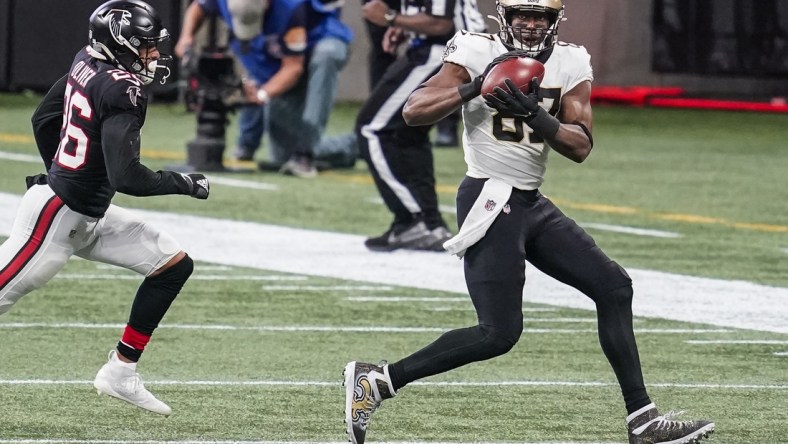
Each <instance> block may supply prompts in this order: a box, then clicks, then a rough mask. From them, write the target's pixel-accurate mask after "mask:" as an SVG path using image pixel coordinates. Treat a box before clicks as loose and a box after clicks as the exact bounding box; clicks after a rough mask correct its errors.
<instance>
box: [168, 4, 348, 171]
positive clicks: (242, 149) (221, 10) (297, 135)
mask: <svg viewBox="0 0 788 444" xmlns="http://www.w3.org/2000/svg"><path fill="white" fill-rule="evenodd" d="M316 1H317V0H316ZM318 3H319V4H320V5H321V6H323V3H322V2H319V1H318ZM326 6H327V7H329V8H330V7H331V4H326ZM314 10H315V8H314V6H313V5H312V3H311V2H310V1H307V0H195V1H194V2H192V3H191V4H190V5H189V7H188V8H187V10H186V14H185V16H184V21H183V29H182V32H181V35H180V38H179V40H178V43H177V45H176V47H175V53H176V55H178V56H180V57H183V55H184V54H186V52H187V50H188V49H189V48H191V47H192V46H193V44H194V35H195V33H196V32H197V31H198V30H199V27H200V26H201V25H202V23H203V21H204V20H205V18H206V17H207V16H211V15H214V16H219V17H221V18H222V20H224V21H225V22H226V23H227V26H228V28H229V30H230V48H231V49H232V50H233V52H234V54H235V55H236V57H237V58H238V60H239V61H240V62H241V63H242V64H243V66H244V68H245V70H246V71H247V73H248V76H249V78H250V79H249V80H248V81H246V82H245V84H244V89H245V92H246V95H247V98H248V99H249V100H250V102H252V103H253V104H252V105H250V106H246V107H244V108H242V110H241V113H240V116H239V130H240V134H239V138H238V149H237V151H236V157H237V158H239V159H242V160H251V159H252V158H253V156H254V153H255V151H256V150H257V148H258V147H259V146H260V141H261V139H262V136H263V133H264V128H265V119H264V117H265V110H266V108H267V109H268V113H269V118H268V128H269V139H270V141H271V144H272V145H273V147H274V148H273V150H274V152H277V153H279V152H281V153H282V156H287V157H285V158H284V159H281V164H280V171H281V172H282V173H285V174H291V175H295V176H298V177H315V176H316V175H317V170H316V168H315V167H314V147H315V145H316V144H317V141H318V140H319V138H320V134H322V131H323V129H324V127H325V123H326V121H327V120H328V113H329V112H330V109H331V106H332V105H333V99H334V93H335V87H333V86H330V87H327V86H326V85H327V84H329V85H330V82H331V79H333V84H334V85H335V84H336V77H337V75H338V72H339V70H340V69H341V68H342V67H343V66H344V64H345V61H346V60H347V44H348V43H349V41H350V40H351V38H352V34H351V32H350V30H349V28H346V29H345V31H346V32H344V33H341V32H340V36H341V37H340V40H341V42H342V43H344V45H343V46H342V47H341V49H343V50H344V51H338V52H339V53H340V54H339V56H338V58H339V59H341V61H340V62H335V63H328V62H325V63H321V65H322V69H323V70H322V71H321V70H318V69H313V68H312V67H311V65H312V63H311V61H312V60H317V59H319V57H318V55H319V53H318V52H317V51H316V48H317V45H316V43H317V42H319V41H320V39H318V37H317V36H320V35H328V32H335V33H336V32H337V31H334V30H335V29H338V28H340V29H341V27H337V26H336V25H335V24H331V23H327V22H326V21H325V20H318V19H316V18H315V16H316V14H315V12H314ZM340 24H341V23H340ZM323 60H325V59H323ZM326 72H328V73H327V74H326ZM305 74H307V75H305ZM321 76H322V80H319V81H320V82H321V84H320V88H314V87H313V88H309V84H310V78H315V79H320V78H321ZM310 90H311V91H310ZM318 93H319V94H320V96H318V97H315V95H317V94H318ZM308 94H310V95H309V97H308V98H307V95H308ZM282 147H286V150H285V148H282Z"/></svg>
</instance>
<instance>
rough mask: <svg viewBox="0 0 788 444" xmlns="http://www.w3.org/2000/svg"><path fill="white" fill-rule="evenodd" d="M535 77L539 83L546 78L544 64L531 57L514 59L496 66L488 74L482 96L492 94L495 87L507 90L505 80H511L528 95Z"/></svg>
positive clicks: (483, 83) (483, 85)
mask: <svg viewBox="0 0 788 444" xmlns="http://www.w3.org/2000/svg"><path fill="white" fill-rule="evenodd" d="M534 77H536V78H538V79H539V82H541V81H542V79H543V78H544V65H543V64H542V62H540V61H539V60H536V59H532V58H530V57H512V58H510V59H506V60H504V61H503V62H501V63H499V64H497V65H495V66H493V67H492V69H490V72H488V73H487V76H485V77H484V81H483V82H482V95H485V94H490V93H492V92H493V90H494V89H495V87H496V86H497V87H501V88H502V89H503V90H504V91H506V90H507V88H506V84H504V80H506V79H511V80H512V82H514V84H515V85H517V87H518V88H520V91H522V92H523V94H528V93H529V92H530V91H529V90H530V89H531V79H533V78H534Z"/></svg>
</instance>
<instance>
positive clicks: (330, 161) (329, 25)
mask: <svg viewBox="0 0 788 444" xmlns="http://www.w3.org/2000/svg"><path fill="white" fill-rule="evenodd" d="M307 3H308V8H307V32H308V49H307V60H306V89H305V90H303V89H300V90H297V91H298V93H295V92H294V94H293V95H292V96H293V97H292V98H291V100H293V101H296V102H297V103H305V106H304V112H303V115H302V117H303V121H304V122H305V123H306V125H305V126H304V127H303V128H294V127H293V125H292V122H287V121H284V120H281V119H277V118H275V117H274V116H277V115H280V114H285V113H286V112H287V109H284V110H281V112H280V111H279V110H278V109H276V108H278V106H277V105H278V103H274V102H272V103H271V106H270V112H269V129H270V136H271V137H270V138H269V142H270V143H269V156H268V162H260V168H261V169H262V170H275V169H280V168H281V166H282V165H283V164H286V161H287V160H288V159H289V158H291V157H292V154H293V153H292V151H293V148H294V147H297V146H298V144H304V145H308V146H312V147H313V152H314V158H315V165H316V166H318V167H320V168H337V167H348V166H352V165H353V164H355V161H356V158H357V156H358V151H357V150H356V149H355V148H356V147H355V146H348V147H346V148H345V147H343V149H341V150H336V149H334V148H332V147H330V146H326V145H325V144H321V143H320V141H321V138H322V135H323V133H324V131H325V128H326V124H327V123H328V117H329V114H330V113H331V110H332V109H333V107H334V99H335V97H336V85H337V80H338V77H339V72H340V71H341V70H342V69H343V68H344V66H345V65H346V63H347V60H348V57H349V55H350V51H349V45H350V42H351V41H352V39H353V32H352V31H351V29H350V28H349V27H348V26H347V25H346V24H345V23H343V22H342V20H341V18H340V14H341V7H342V4H343V0H309V1H307ZM280 103H281V102H280ZM285 105H288V104H285ZM277 121H281V122H282V124H283V125H285V127H284V128H281V129H278V128H276V124H277ZM294 130H295V133H294V134H292V135H291V134H289V132H292V131H294ZM277 131H278V133H279V134H282V135H283V137H275V136H274V134H275V133H276V132H277Z"/></svg>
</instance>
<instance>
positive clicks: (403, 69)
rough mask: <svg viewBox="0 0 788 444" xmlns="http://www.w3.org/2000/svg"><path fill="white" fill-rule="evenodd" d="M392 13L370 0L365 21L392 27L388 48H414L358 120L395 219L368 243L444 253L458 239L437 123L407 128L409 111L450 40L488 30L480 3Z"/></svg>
mask: <svg viewBox="0 0 788 444" xmlns="http://www.w3.org/2000/svg"><path fill="white" fill-rule="evenodd" d="M399 3H400V5H399V8H398V9H393V8H390V7H389V5H388V4H387V3H385V2H384V1H382V0H371V1H370V2H368V3H366V4H365V5H364V7H363V9H362V11H363V15H364V18H365V19H367V20H368V21H369V22H371V23H374V24H376V25H379V26H388V29H387V30H386V34H385V36H384V38H383V50H384V51H386V52H390V53H395V52H397V49H398V48H399V46H400V45H403V44H405V45H407V50H406V51H405V52H404V53H403V54H402V55H401V56H400V57H399V58H398V59H397V60H396V61H395V62H394V63H393V64H392V65H391V66H389V68H388V69H387V70H386V73H385V74H384V75H383V78H382V79H381V80H380V82H379V83H378V84H377V85H376V86H375V88H374V90H373V91H372V92H371V93H370V97H369V98H368V99H367V101H366V102H365V103H364V106H363V107H362V108H361V110H360V111H359V114H358V117H357V119H356V128H355V130H356V133H357V135H358V140H359V148H360V152H361V155H362V157H363V158H364V160H366V162H367V165H368V166H369V170H370V172H371V173H372V177H373V178H374V180H375V185H376V186H377V188H378V192H380V195H381V197H382V198H383V201H384V202H385V204H386V206H387V207H388V208H389V210H390V211H391V212H392V213H393V214H394V220H393V222H392V224H391V226H390V227H389V229H388V230H387V231H386V232H385V233H383V234H382V235H380V236H377V237H371V238H369V239H367V240H366V241H365V245H366V246H367V248H369V249H370V250H374V251H393V250H396V249H400V248H404V249H411V250H432V251H443V242H445V241H446V240H448V239H449V238H450V237H451V233H450V232H449V230H448V229H447V227H446V223H445V222H444V220H443V218H442V217H441V214H440V211H439V210H438V196H437V194H436V192H435V173H434V167H433V158H432V144H431V143H430V139H429V132H430V130H431V129H432V126H431V125H426V126H414V127H411V126H408V125H407V124H406V123H405V120H404V119H403V117H402V108H403V106H404V105H405V101H406V100H407V99H408V96H409V95H410V93H411V92H413V90H415V89H416V88H418V87H419V85H421V84H422V83H423V82H424V81H426V80H427V79H429V78H430V77H432V75H434V74H435V73H437V72H438V70H439V69H440V67H441V65H442V63H443V57H442V55H443V53H444V51H445V50H446V43H447V42H448V41H449V40H450V39H451V38H452V37H453V36H454V34H455V33H456V32H457V31H458V30H461V29H464V30H467V31H471V32H484V31H485V28H486V27H485V24H484V19H483V17H482V15H481V13H480V12H479V10H478V8H477V5H476V0H402V1H401V2H399Z"/></svg>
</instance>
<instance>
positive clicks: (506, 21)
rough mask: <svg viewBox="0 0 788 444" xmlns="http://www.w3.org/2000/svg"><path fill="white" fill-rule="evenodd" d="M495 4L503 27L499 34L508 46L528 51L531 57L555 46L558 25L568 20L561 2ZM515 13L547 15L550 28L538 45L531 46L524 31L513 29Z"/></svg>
mask: <svg viewBox="0 0 788 444" xmlns="http://www.w3.org/2000/svg"><path fill="white" fill-rule="evenodd" d="M495 3H496V4H495V7H496V10H497V12H498V17H497V21H498V24H499V25H500V27H501V30H500V31H499V34H500V36H501V39H503V41H504V42H505V43H506V44H508V45H510V46H512V47H513V48H515V49H522V50H525V51H527V52H528V55H529V56H531V57H536V56H537V55H539V54H540V53H542V52H544V51H547V50H548V49H551V48H552V47H553V46H555V44H556V42H557V41H558V25H559V24H560V23H561V22H562V21H564V20H566V19H565V18H564V3H563V2H562V1H561V0H497V1H496V2H495ZM515 11H536V12H543V13H545V14H547V18H548V20H549V22H550V27H549V28H547V29H546V30H545V31H544V36H543V37H542V39H541V40H540V41H539V42H538V43H534V44H529V43H528V42H526V41H525V40H526V39H525V38H523V35H522V32H523V31H521V30H519V29H518V28H512V24H511V18H512V15H513V14H514V12H515ZM490 17H491V18H493V17H492V16H490Z"/></svg>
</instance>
